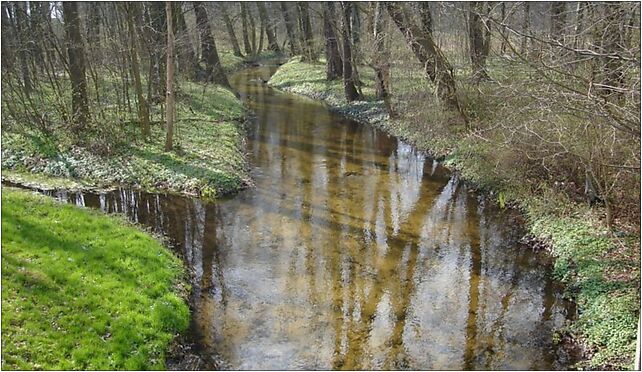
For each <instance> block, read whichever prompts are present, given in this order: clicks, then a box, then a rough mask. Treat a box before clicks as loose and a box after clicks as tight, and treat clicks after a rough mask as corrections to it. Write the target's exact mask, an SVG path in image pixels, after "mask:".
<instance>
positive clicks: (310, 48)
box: [297, 1, 317, 62]
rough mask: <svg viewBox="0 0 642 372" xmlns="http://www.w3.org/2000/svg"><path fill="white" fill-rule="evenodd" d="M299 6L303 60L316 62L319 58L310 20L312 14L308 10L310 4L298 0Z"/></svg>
mask: <svg viewBox="0 0 642 372" xmlns="http://www.w3.org/2000/svg"><path fill="white" fill-rule="evenodd" d="M297 6H298V8H299V25H300V27H301V35H303V45H304V47H303V59H302V60H303V61H304V62H314V61H316V60H317V56H316V53H315V51H314V42H313V40H312V39H313V37H312V23H311V22H310V14H309V11H308V8H309V4H308V3H307V2H305V1H297Z"/></svg>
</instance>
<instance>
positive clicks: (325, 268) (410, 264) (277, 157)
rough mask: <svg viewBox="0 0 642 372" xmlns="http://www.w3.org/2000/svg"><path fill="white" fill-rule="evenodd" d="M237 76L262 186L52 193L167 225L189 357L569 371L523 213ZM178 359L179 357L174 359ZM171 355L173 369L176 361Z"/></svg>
mask: <svg viewBox="0 0 642 372" xmlns="http://www.w3.org/2000/svg"><path fill="white" fill-rule="evenodd" d="M275 70H276V66H261V67H254V68H248V69H246V70H243V71H241V72H239V73H236V74H235V75H233V76H231V77H230V82H231V83H232V86H233V87H234V89H235V90H236V91H237V92H238V93H239V94H240V96H241V99H242V100H243V101H244V102H245V103H246V105H247V106H248V107H249V108H250V109H251V110H252V111H254V113H255V117H253V118H252V119H251V121H250V123H249V125H248V148H247V151H248V153H249V157H250V163H251V165H252V171H251V175H252V178H253V180H254V182H255V187H253V188H250V189H247V190H245V191H243V192H241V193H240V194H238V195H236V196H234V197H232V198H228V199H223V200H219V201H216V202H205V201H202V200H199V199H197V198H188V197H182V196H176V195H170V194H156V193H146V192H141V191H135V190H130V189H117V190H114V191H109V192H103V193H98V192H68V191H64V190H57V191H49V192H47V193H48V194H49V195H51V196H53V197H56V198H58V199H60V200H64V201H67V202H70V203H75V204H77V205H81V206H88V207H93V208H100V209H101V210H103V211H105V212H109V213H111V212H116V213H124V214H126V215H127V216H128V217H129V218H131V219H132V220H133V221H135V222H137V223H140V224H142V225H144V226H147V227H149V228H151V229H153V230H154V231H156V232H159V233H162V234H164V235H166V236H167V237H168V238H169V239H170V241H171V243H172V245H173V246H174V247H175V249H176V250H177V252H178V253H179V254H180V255H181V256H182V257H183V259H184V261H185V263H186V265H187V266H188V267H189V269H190V270H191V271H192V273H193V283H192V286H193V291H192V294H191V306H192V322H191V325H190V328H189V330H188V331H187V333H186V334H185V335H184V336H183V338H184V339H185V342H186V344H189V345H190V347H189V350H190V353H192V354H193V355H196V356H197V357H198V362H197V363H196V364H194V365H193V367H194V368H199V369H243V370H247V369H263V370H270V369H312V370H315V369H519V370H525V369H539V370H542V369H543V370H547V369H563V368H567V367H568V366H569V365H571V364H572V360H571V358H570V357H569V355H567V353H566V352H565V351H564V350H563V348H562V347H561V346H557V345H555V344H554V343H553V341H552V339H553V331H554V329H556V328H557V327H560V326H562V325H563V324H564V323H565V322H566V321H567V319H570V317H571V316H572V314H573V309H572V307H571V306H570V305H569V304H568V303H567V302H566V301H565V300H564V299H563V297H562V290H561V288H559V287H558V286H557V285H556V284H555V283H554V281H553V280H552V279H551V276H552V275H551V265H550V258H548V257H547V255H546V254H545V253H543V252H534V251H532V250H531V249H530V248H528V247H527V246H525V245H523V244H520V243H519V240H520V238H521V237H522V236H523V235H524V231H523V230H522V228H521V227H520V226H522V221H521V219H520V216H519V214H517V213H516V212H512V211H508V210H501V209H499V207H497V206H495V205H494V204H491V203H490V202H488V201H486V200H485V199H483V198H479V197H478V196H477V195H476V194H474V193H472V192H471V191H470V190H468V189H467V187H466V185H464V184H463V183H462V182H460V181H459V180H458V178H457V175H456V174H453V173H451V172H450V171H449V170H447V169H446V168H444V167H443V166H441V165H440V164H439V163H438V162H436V161H434V160H433V159H431V158H429V157H427V156H426V155H425V154H422V153H421V152H418V151H417V150H416V149H414V148H413V147H412V146H409V145H407V144H405V143H404V142H402V141H400V140H398V139H396V138H393V137H390V136H388V135H386V134H385V133H383V132H381V131H378V130H376V129H373V128H371V127H369V126H367V125H360V124H357V123H355V122H352V121H350V120H347V119H345V118H342V117H341V116H339V115H336V114H334V113H332V112H330V111H329V110H328V109H327V108H326V107H325V106H324V105H322V104H320V103H318V102H314V101H312V100H309V99H306V98H301V97H298V96H295V95H292V94H288V93H282V92H278V91H276V90H273V89H271V88H269V87H267V86H266V85H264V84H262V83H261V81H260V79H259V78H262V79H265V80H268V79H269V77H270V76H271V74H272V73H274V71H275ZM170 367H172V364H171V363H170ZM184 367H185V364H182V365H181V364H179V365H178V368H184Z"/></svg>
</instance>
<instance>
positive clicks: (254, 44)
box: [246, 8, 261, 56]
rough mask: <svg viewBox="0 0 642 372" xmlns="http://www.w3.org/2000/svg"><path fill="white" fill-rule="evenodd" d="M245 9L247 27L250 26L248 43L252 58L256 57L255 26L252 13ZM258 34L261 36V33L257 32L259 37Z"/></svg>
mask: <svg viewBox="0 0 642 372" xmlns="http://www.w3.org/2000/svg"><path fill="white" fill-rule="evenodd" d="M246 9H247V12H246V14H247V18H248V21H249V25H250V31H251V32H252V33H251V34H250V41H252V56H256V55H257V54H258V49H257V45H256V42H257V40H256V25H255V24H254V16H253V15H252V11H251V10H250V8H246ZM260 34H261V32H260V30H259V36H260Z"/></svg>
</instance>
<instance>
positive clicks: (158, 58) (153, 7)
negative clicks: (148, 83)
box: [148, 1, 167, 100]
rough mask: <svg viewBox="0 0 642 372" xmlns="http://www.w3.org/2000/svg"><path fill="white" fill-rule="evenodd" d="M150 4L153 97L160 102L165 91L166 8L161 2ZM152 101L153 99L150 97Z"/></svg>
mask: <svg viewBox="0 0 642 372" xmlns="http://www.w3.org/2000/svg"><path fill="white" fill-rule="evenodd" d="M148 4H149V12H150V16H151V20H150V21H151V22H150V24H151V28H152V43H153V47H152V61H150V62H151V63H152V71H153V78H152V83H153V84H152V93H153V97H157V98H158V99H159V100H160V97H162V96H163V95H164V94H163V93H164V92H163V90H164V89H165V55H164V52H165V48H163V46H165V42H166V35H165V26H166V25H165V23H166V22H167V21H166V20H165V18H166V16H165V7H164V6H163V3H162V2H160V1H151V2H149V3H148ZM148 99H152V97H148Z"/></svg>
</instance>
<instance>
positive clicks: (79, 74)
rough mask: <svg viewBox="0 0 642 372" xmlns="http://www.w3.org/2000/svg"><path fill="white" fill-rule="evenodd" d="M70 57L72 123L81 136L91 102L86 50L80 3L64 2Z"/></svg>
mask: <svg viewBox="0 0 642 372" xmlns="http://www.w3.org/2000/svg"><path fill="white" fill-rule="evenodd" d="M62 9H63V16H64V20H65V26H64V27H65V35H66V38H67V54H68V56H69V75H70V78H71V108H72V112H73V114H72V121H73V123H74V127H75V129H76V131H77V132H76V133H77V134H80V133H81V132H82V131H83V130H84V129H85V128H86V126H87V123H88V121H89V102H88V99H87V80H86V78H85V64H86V63H85V50H84V47H83V41H82V37H81V33H80V32H81V31H80V18H79V17H78V3H76V2H73V1H63V2H62Z"/></svg>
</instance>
